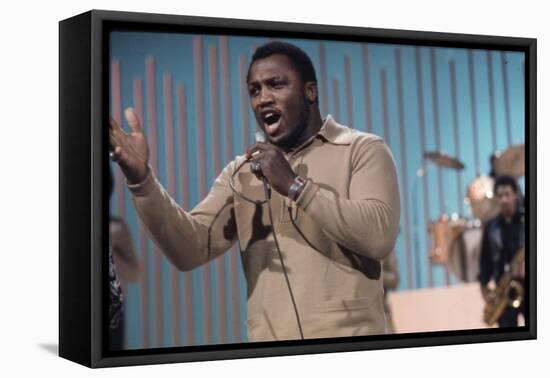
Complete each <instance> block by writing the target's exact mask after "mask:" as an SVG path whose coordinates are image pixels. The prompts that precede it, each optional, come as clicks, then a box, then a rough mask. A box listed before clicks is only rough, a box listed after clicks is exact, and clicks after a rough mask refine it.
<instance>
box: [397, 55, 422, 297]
mask: <svg viewBox="0 0 550 378" xmlns="http://www.w3.org/2000/svg"><path fill="white" fill-rule="evenodd" d="M394 52H395V76H396V81H397V107H398V109H399V113H398V116H399V150H400V154H401V177H402V179H403V185H402V188H405V190H404V192H403V195H402V197H403V218H404V219H405V222H404V223H405V224H404V226H405V256H406V261H407V275H408V284H409V287H412V285H413V282H412V281H413V280H412V278H413V264H414V263H415V262H417V259H418V256H416V258H415V259H414V261H413V258H412V252H411V231H410V221H409V220H410V217H409V194H408V192H409V177H408V174H407V169H408V168H407V161H408V158H407V148H406V146H407V143H406V135H405V106H404V98H403V96H404V95H403V80H402V77H401V49H400V48H396V49H395V50H394ZM416 267H417V272H416V274H417V280H416V282H415V287H416V288H418V287H420V282H419V281H420V279H419V277H418V274H420V269H418V264H416Z"/></svg>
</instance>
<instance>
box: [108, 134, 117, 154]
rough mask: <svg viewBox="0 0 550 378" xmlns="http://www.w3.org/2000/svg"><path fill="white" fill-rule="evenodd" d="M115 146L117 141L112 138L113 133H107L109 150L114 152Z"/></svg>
mask: <svg viewBox="0 0 550 378" xmlns="http://www.w3.org/2000/svg"><path fill="white" fill-rule="evenodd" d="M117 146H118V141H117V140H116V138H115V137H114V135H113V133H112V132H109V149H110V150H111V151H114V150H115V148H116V147H117Z"/></svg>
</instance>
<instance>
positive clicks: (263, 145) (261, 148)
mask: <svg viewBox="0 0 550 378" xmlns="http://www.w3.org/2000/svg"><path fill="white" fill-rule="evenodd" d="M268 146H269V145H268V144H267V143H261V142H256V143H254V144H253V145H252V146H250V147H248V149H247V150H246V157H247V158H250V156H251V155H252V154H253V153H254V152H256V151H264V150H265V149H266V148H268Z"/></svg>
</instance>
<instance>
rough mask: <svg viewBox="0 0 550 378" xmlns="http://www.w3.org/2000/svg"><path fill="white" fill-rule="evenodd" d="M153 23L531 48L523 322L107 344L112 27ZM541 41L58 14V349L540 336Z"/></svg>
mask: <svg viewBox="0 0 550 378" xmlns="http://www.w3.org/2000/svg"><path fill="white" fill-rule="evenodd" d="M115 29H124V30H141V31H145V30H149V31H163V32H187V31H193V32H205V33H219V34H221V33H226V34H237V35H262V36H277V37H298V38H312V37H314V38H317V39H327V40H342V41H369V42H383V43H395V44H419V45H423V46H447V47H462V48H487V49H503V50H513V51H522V52H524V53H525V84H526V86H525V101H526V104H525V106H526V109H525V125H526V129H525V135H526V139H525V141H526V152H527V156H528V159H527V163H528V164H527V166H526V176H525V178H526V181H525V182H526V193H525V205H526V209H527V211H528V217H527V219H526V222H527V224H526V226H527V230H528V235H527V236H528V237H527V238H526V247H527V250H528V251H529V253H528V254H527V255H526V268H527V280H526V288H527V290H526V291H527V293H528V298H527V306H526V313H525V319H526V326H523V327H518V328H517V329H481V330H461V331H441V332H429V333H412V334H394V335H379V336H368V337H349V338H341V339H325V340H301V341H279V342H262V343H247V344H234V345H233V344H228V345H209V346H196V347H174V348H158V349H144V350H127V351H120V352H111V353H106V352H105V335H104V333H103V331H102V330H103V329H104V327H103V323H102V313H103V312H104V311H105V307H106V306H105V304H104V298H103V294H102V293H103V292H104V291H103V286H102V285H103V282H106V275H107V272H106V269H105V268H104V266H105V261H104V259H105V256H104V255H105V254H103V253H101V251H102V250H104V248H105V246H106V245H107V243H108V235H107V232H106V229H107V228H106V227H107V226H106V221H107V219H108V206H107V204H108V198H109V194H108V188H107V185H106V182H107V178H108V176H107V175H108V168H107V167H108V164H109V158H108V142H107V141H108V139H107V136H108V135H107V133H108V129H107V127H103V125H107V124H108V108H109V106H108V98H109V96H108V75H109V69H108V67H109V62H108V50H107V48H106V46H107V45H106V44H107V43H108V35H109V31H111V30H115ZM536 50H537V40H536V39H532V38H516V37H502V36H488V35H472V34H454V33H436V32H423V31H409V30H388V29H375V28H364V27H348V26H335V25H314V24H299V23H286V22H284V23H283V22H271V21H252V20H239V19H225V18H207V17H194V16H179V15H165V14H146V13H129V12H114V11H104V10H92V11H89V12H86V13H83V14H80V15H78V16H75V17H72V18H69V19H66V20H63V21H60V23H59V90H60V94H59V128H60V130H59V131H60V133H59V172H60V176H59V187H60V192H59V212H60V224H59V355H60V356H61V357H63V358H66V359H69V360H71V361H74V362H77V363H79V364H82V365H85V366H88V367H92V368H97V367H110V366H121V365H142V364H157V363H173V362H188V361H204V360H220V359H234V358H251V357H266V356H281V355H298V354H309V353H328V352H345V351H357V350H371V349H386V348H407V347H419V346H436V345H448V344H467V343H479V342H496V341H509V340H527V339H536V336H537V318H536V306H537V303H536V290H537V288H536V281H537V277H536V260H537V258H536V250H537V249H536V212H537V210H536V186H537V185H536V184H537V183H536V85H537V80H536V64H537V52H536Z"/></svg>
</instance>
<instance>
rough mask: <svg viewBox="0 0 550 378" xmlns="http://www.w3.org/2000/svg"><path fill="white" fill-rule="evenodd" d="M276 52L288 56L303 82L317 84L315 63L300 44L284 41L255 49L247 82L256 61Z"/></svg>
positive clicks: (269, 43)
mask: <svg viewBox="0 0 550 378" xmlns="http://www.w3.org/2000/svg"><path fill="white" fill-rule="evenodd" d="M275 54H281V55H285V56H286V57H287V58H288V60H289V61H290V63H291V64H292V66H293V68H294V70H295V71H296V72H298V74H299V75H300V78H301V79H302V82H304V83H305V82H308V81H313V82H315V84H317V76H316V74H315V68H314V67H313V63H312V61H311V59H310V58H309V56H308V55H307V53H306V52H305V51H304V50H302V49H301V48H299V47H298V46H295V45H293V44H291V43H287V42H282V41H272V42H268V43H265V44H263V45H261V46H259V47H258V48H257V49H256V51H254V54H253V55H252V60H251V61H250V64H249V65H248V72H247V74H246V82H247V83H248V80H249V78H250V68H251V67H252V64H253V63H254V62H255V61H257V60H260V59H264V58H267V57H269V56H271V55H275ZM315 102H316V103H317V104H319V92H317V98H316V100H315Z"/></svg>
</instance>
